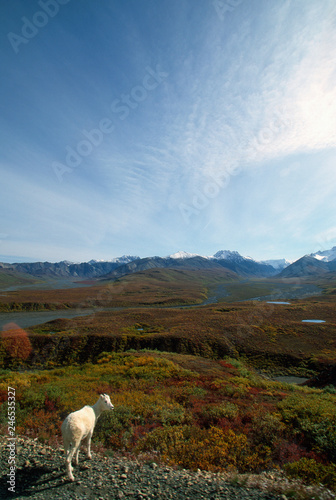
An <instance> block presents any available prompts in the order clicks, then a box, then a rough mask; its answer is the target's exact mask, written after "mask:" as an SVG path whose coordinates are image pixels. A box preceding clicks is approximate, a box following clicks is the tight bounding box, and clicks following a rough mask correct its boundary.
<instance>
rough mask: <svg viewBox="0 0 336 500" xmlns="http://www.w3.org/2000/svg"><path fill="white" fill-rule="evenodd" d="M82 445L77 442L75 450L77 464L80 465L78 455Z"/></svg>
mask: <svg viewBox="0 0 336 500" xmlns="http://www.w3.org/2000/svg"><path fill="white" fill-rule="evenodd" d="M80 444H81V442H80V441H79V442H77V443H76V446H75V449H74V453H75V464H76V465H78V455H79V448H80Z"/></svg>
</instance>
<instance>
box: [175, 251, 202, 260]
mask: <svg viewBox="0 0 336 500" xmlns="http://www.w3.org/2000/svg"><path fill="white" fill-rule="evenodd" d="M191 257H199V255H198V254H197V253H188V252H185V251H184V250H180V251H179V252H176V253H173V254H172V255H169V256H168V258H169V259H190V258H191Z"/></svg>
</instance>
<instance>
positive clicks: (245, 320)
mask: <svg viewBox="0 0 336 500" xmlns="http://www.w3.org/2000/svg"><path fill="white" fill-rule="evenodd" d="M138 274H140V275H141V273H138ZM142 274H143V275H142V277H141V276H140V278H141V279H140V278H139V276H137V277H135V276H134V277H131V276H130V277H127V279H126V278H125V279H124V280H119V281H118V282H115V283H113V284H104V285H101V284H100V285H99V286H98V285H96V284H95V285H94V286H92V287H86V288H84V287H83V288H77V289H67V290H52V291H49V294H50V295H49V296H48V295H47V298H46V295H45V293H44V292H43V304H49V306H50V307H51V306H52V305H53V306H54V307H63V306H64V305H65V304H70V305H71V307H73V306H74V305H75V306H76V307H80V308H82V307H93V306H96V307H104V308H105V307H106V308H108V307H118V306H121V305H122V304H123V305H124V306H125V305H128V307H127V308H125V309H124V310H106V309H104V310H100V309H97V312H96V313H95V314H93V315H91V316H87V317H79V318H75V319H72V320H62V319H60V320H55V321H52V322H50V323H45V324H41V325H38V326H36V327H33V328H29V329H27V330H23V329H19V328H15V325H14V326H13V327H10V328H7V330H6V331H4V332H2V338H1V345H0V363H1V366H2V370H1V372H0V398H1V399H0V400H1V403H3V404H2V406H1V410H0V425H1V427H2V431H3V432H6V424H7V421H6V417H7V404H6V401H7V387H8V386H11V387H15V388H16V402H17V406H16V423H17V429H16V431H17V433H18V434H22V435H27V436H30V437H38V438H39V439H40V440H42V441H45V442H49V443H50V444H53V445H55V446H61V444H62V443H61V424H62V421H63V420H64V418H65V417H66V416H67V415H68V414H69V413H70V412H72V411H74V410H75V409H78V408H81V407H83V406H84V405H86V404H91V405H92V404H94V402H95V401H96V400H97V396H98V395H99V394H100V393H106V394H110V395H111V399H112V400H113V404H114V411H113V412H104V413H103V414H102V416H101V417H100V419H99V421H98V423H97V425H96V428H95V433H94V436H93V445H94V446H95V447H96V448H95V449H96V450H97V449H100V450H102V451H104V452H105V453H108V454H113V453H115V452H123V453H127V454H130V455H137V456H139V457H141V459H142V460H148V461H152V460H155V461H156V462H160V461H161V462H162V463H168V464H170V465H174V466H179V467H184V468H190V469H206V470H211V471H221V470H231V471H238V472H249V471H251V472H260V471H263V470H265V469H271V468H280V469H282V470H285V471H286V473H287V474H288V475H289V476H291V477H299V478H302V479H303V480H304V481H305V482H308V483H310V482H311V483H322V484H324V485H326V486H327V487H329V488H331V489H336V455H335V450H336V430H335V429H336V390H335V386H334V385H332V384H331V385H328V386H327V387H325V388H312V387H307V386H298V385H293V384H287V383H284V382H279V381H274V380H271V379H270V377H273V376H275V375H286V374H287V375H301V376H305V377H307V378H308V377H311V376H313V375H316V374H318V373H319V372H321V371H323V370H324V369H325V368H327V367H329V366H334V365H335V362H336V359H335V358H336V350H335V347H336V346H335V342H336V312H335V293H334V291H335V287H334V284H333V283H332V282H328V283H326V284H324V293H323V294H322V295H321V296H318V297H311V298H307V299H295V300H291V301H290V302H291V304H290V305H283V306H281V307H280V306H274V305H272V304H268V305H267V304H266V303H259V302H257V301H247V302H233V301H231V300H225V299H223V300H221V301H220V302H218V303H216V304H211V305H208V306H204V307H195V308H182V307H173V308H167V307H162V305H165V306H166V305H169V304H172V303H173V304H175V302H177V303H179V305H182V304H183V303H186V302H188V300H190V299H191V300H190V302H201V301H202V300H204V297H205V296H206V295H210V294H211V290H212V289H214V287H216V285H217V283H218V282H219V278H218V277H216V276H215V275H211V276H210V275H209V274H208V275H207V276H205V273H203V274H202V273H200V274H199V275H198V277H197V279H196V278H195V277H193V276H192V275H191V273H185V276H184V277H183V280H184V281H183V284H182V285H183V286H182V285H181V281H180V282H179V281H178V277H177V275H176V274H175V273H174V272H172V271H169V272H168V271H164V272H160V273H157V272H154V271H151V272H147V273H142ZM180 278H181V277H180ZM273 281H274V280H273ZM160 283H161V284H160ZM322 285H323V284H322ZM225 286H227V287H228V288H230V287H231V289H234V290H235V293H236V294H238V292H239V290H240V287H242V286H243V285H242V284H239V283H237V282H234V281H227V282H226V284H225ZM274 286H275V285H274V283H271V282H267V281H266V280H264V281H262V280H260V282H258V283H252V288H253V290H250V293H251V294H253V293H255V290H256V287H257V288H258V291H259V292H260V290H261V289H263V290H264V292H265V293H266V294H269V293H270V292H272V289H273V288H274ZM240 294H241V295H245V296H246V295H248V292H247V291H246V290H245V292H243V291H242V288H241V291H240ZM38 295H39V294H38V290H34V291H32V292H31V294H30V295H29V294H28V292H27V291H22V292H10V293H8V294H5V295H4V296H2V297H1V303H2V304H3V306H4V307H6V308H7V310H9V309H10V308H12V307H14V306H13V304H14V303H15V304H21V307H22V309H24V307H25V306H24V305H25V304H27V303H28V302H30V303H35V304H39V303H42V300H41V302H39V297H38ZM254 296H255V295H254ZM41 297H42V294H41ZM130 297H131V298H130ZM182 298H183V300H182ZM180 300H182V302H181V301H180ZM179 301H180V302H179ZM130 304H132V306H133V307H129V306H130ZM44 307H46V306H45V305H44ZM309 317H312V318H321V319H324V320H325V321H326V323H324V324H311V325H307V324H306V325H305V324H302V322H301V321H302V319H305V318H309Z"/></svg>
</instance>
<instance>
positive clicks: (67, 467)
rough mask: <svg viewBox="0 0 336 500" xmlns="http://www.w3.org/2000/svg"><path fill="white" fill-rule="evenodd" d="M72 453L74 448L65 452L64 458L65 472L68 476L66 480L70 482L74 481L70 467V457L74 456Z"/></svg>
mask: <svg viewBox="0 0 336 500" xmlns="http://www.w3.org/2000/svg"><path fill="white" fill-rule="evenodd" d="M74 452H75V448H74V447H72V448H71V450H69V449H68V450H67V452H66V453H67V457H66V461H65V463H66V472H67V474H68V478H69V479H70V481H74V477H73V474H72V465H71V461H72V457H73V455H74Z"/></svg>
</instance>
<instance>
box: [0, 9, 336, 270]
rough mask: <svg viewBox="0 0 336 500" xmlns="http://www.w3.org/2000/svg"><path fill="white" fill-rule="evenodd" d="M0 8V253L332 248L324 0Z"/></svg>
mask: <svg viewBox="0 0 336 500" xmlns="http://www.w3.org/2000/svg"><path fill="white" fill-rule="evenodd" d="M0 9H1V11H2V12H1V14H2V15H1V21H0V26H1V40H2V41H1V44H0V48H1V60H2V68H3V78H2V80H1V84H0V85H1V89H0V102H1V113H0V134H1V150H0V176H1V198H0V207H1V214H2V216H1V219H0V261H1V260H2V261H7V262H14V261H19V260H27V261H28V260H29V261H35V260H43V261H44V260H49V261H52V262H54V261H59V260H64V259H67V260H71V261H76V262H78V261H86V260H90V259H92V258H94V259H110V258H113V257H117V256H120V255H123V254H132V255H139V256H141V257H145V256H149V255H160V256H165V255H168V254H171V253H174V252H176V251H178V250H185V251H188V252H192V253H199V254H201V255H212V254H214V253H215V252H216V251H218V250H220V249H229V250H237V251H239V252H240V253H241V254H242V255H249V256H251V257H253V258H255V259H257V260H261V259H272V258H282V257H286V258H288V259H290V260H295V259H297V258H299V257H301V256H302V255H304V254H306V253H311V252H315V251H318V250H325V249H328V248H331V247H332V246H334V245H336V220H335V214H336V196H335V194H336V169H335V160H336V52H335V50H336V49H335V47H336V4H335V2H334V0H324V1H323V2H320V0H313V1H312V0H295V1H294V0H293V1H290V0H215V1H211V0H209V1H204V0H109V1H108V0H100V1H99V2H93V1H89V0H40V1H32V0H29V1H23V0H22V1H19V0H11V2H2V4H1V7H0Z"/></svg>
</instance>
